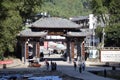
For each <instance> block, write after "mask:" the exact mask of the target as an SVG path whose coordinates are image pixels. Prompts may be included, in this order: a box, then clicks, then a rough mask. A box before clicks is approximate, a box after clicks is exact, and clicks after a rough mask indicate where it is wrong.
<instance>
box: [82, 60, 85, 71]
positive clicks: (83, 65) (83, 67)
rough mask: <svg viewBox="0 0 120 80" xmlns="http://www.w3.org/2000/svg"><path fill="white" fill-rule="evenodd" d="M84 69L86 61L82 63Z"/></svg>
mask: <svg viewBox="0 0 120 80" xmlns="http://www.w3.org/2000/svg"><path fill="white" fill-rule="evenodd" d="M82 69H83V71H85V62H83V63H82Z"/></svg>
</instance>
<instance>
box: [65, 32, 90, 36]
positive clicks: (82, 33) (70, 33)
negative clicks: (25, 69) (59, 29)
mask: <svg viewBox="0 0 120 80" xmlns="http://www.w3.org/2000/svg"><path fill="white" fill-rule="evenodd" d="M88 35H91V32H87V31H82V32H67V36H69V37H86V36H88Z"/></svg>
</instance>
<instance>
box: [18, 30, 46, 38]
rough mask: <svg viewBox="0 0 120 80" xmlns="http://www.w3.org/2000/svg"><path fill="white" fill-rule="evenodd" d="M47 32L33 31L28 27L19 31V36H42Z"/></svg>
mask: <svg viewBox="0 0 120 80" xmlns="http://www.w3.org/2000/svg"><path fill="white" fill-rule="evenodd" d="M47 34H48V33H47V32H43V31H42V32H33V31H31V30H30V29H26V30H23V31H21V32H20V34H19V35H18V36H19V37H44V36H46V35H47Z"/></svg>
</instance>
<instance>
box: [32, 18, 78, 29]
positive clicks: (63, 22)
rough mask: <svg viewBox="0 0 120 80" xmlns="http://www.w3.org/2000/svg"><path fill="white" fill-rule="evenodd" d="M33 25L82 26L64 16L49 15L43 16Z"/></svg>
mask: <svg viewBox="0 0 120 80" xmlns="http://www.w3.org/2000/svg"><path fill="white" fill-rule="evenodd" d="M31 27H36V28H80V25H78V24H76V23H74V22H72V21H70V20H68V19H63V18H58V17H49V18H41V19H39V20H37V21H36V22H34V23H33V24H31Z"/></svg>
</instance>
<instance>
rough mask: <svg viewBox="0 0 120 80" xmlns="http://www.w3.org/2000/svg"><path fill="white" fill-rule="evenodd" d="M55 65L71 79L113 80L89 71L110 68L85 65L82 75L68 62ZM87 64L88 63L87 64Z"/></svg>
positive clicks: (19, 66) (43, 68)
mask: <svg viewBox="0 0 120 80" xmlns="http://www.w3.org/2000/svg"><path fill="white" fill-rule="evenodd" d="M56 63H57V66H58V67H57V70H58V71H61V72H62V73H65V74H67V75H69V76H72V77H76V78H80V79H83V80H114V79H110V78H105V77H101V76H97V75H94V74H92V73H90V72H89V71H98V70H104V69H111V68H108V67H106V68H105V67H104V68H103V67H90V66H89V65H87V67H86V70H85V71H83V72H82V73H80V72H79V70H78V68H77V70H74V67H73V63H69V62H64V61H56ZM40 64H42V66H41V68H39V70H46V68H45V64H44V62H40ZM87 64H89V63H87ZM13 67H14V68H16V69H17V68H21V69H22V68H24V69H26V68H27V66H26V65H23V64H22V65H20V64H19V65H18V64H17V65H15V64H14V66H13ZM13 67H12V66H10V67H9V68H13ZM27 69H28V70H32V69H34V68H27ZM17 70H20V69H17ZM0 71H2V69H0Z"/></svg>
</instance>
